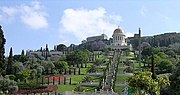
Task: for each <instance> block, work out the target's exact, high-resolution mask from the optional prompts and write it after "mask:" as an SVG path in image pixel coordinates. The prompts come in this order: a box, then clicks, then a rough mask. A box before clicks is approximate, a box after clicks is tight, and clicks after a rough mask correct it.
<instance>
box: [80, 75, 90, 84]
mask: <svg viewBox="0 0 180 95" xmlns="http://www.w3.org/2000/svg"><path fill="white" fill-rule="evenodd" d="M91 81H92V78H91V77H90V76H86V77H85V78H84V79H83V80H82V83H85V82H91Z"/></svg>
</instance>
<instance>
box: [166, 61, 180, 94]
mask: <svg viewBox="0 0 180 95" xmlns="http://www.w3.org/2000/svg"><path fill="white" fill-rule="evenodd" d="M169 80H170V81H171V82H170V84H171V85H170V87H169V89H168V94H169V95H180V90H179V88H180V62H178V63H177V64H176V65H175V67H174V68H173V72H172V75H171V76H170V77H169Z"/></svg>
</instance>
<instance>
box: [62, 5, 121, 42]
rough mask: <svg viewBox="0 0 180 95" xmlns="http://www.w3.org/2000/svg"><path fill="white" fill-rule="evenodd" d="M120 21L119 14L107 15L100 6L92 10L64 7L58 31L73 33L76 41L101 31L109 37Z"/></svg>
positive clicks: (98, 33)
mask: <svg viewBox="0 0 180 95" xmlns="http://www.w3.org/2000/svg"><path fill="white" fill-rule="evenodd" d="M120 22H122V17H121V16H120V15H109V14H107V12H106V10H105V9H104V8H102V7H100V8H97V9H93V10H87V9H83V8H81V9H66V10H64V14H63V16H62V17H61V20H60V24H61V30H60V33H61V35H62V34H64V33H66V34H71V35H74V36H75V38H77V39H78V41H81V40H83V39H86V37H89V36H94V35H100V34H102V33H105V34H107V35H108V36H109V37H111V36H112V33H113V31H114V29H115V28H117V27H118V24H119V23H120ZM117 23H118V24H117ZM64 40H68V39H67V38H66V39H64Z"/></svg>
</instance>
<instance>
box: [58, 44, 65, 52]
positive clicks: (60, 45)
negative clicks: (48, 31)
mask: <svg viewBox="0 0 180 95" xmlns="http://www.w3.org/2000/svg"><path fill="white" fill-rule="evenodd" d="M66 48H67V47H66V45H64V44H59V45H57V51H65V50H66Z"/></svg>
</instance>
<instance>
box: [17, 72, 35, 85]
mask: <svg viewBox="0 0 180 95" xmlns="http://www.w3.org/2000/svg"><path fill="white" fill-rule="evenodd" d="M31 72H32V70H31V69H25V70H22V71H20V72H18V73H17V74H16V77H17V78H18V79H19V80H21V81H25V82H27V81H28V79H30V75H31Z"/></svg>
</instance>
